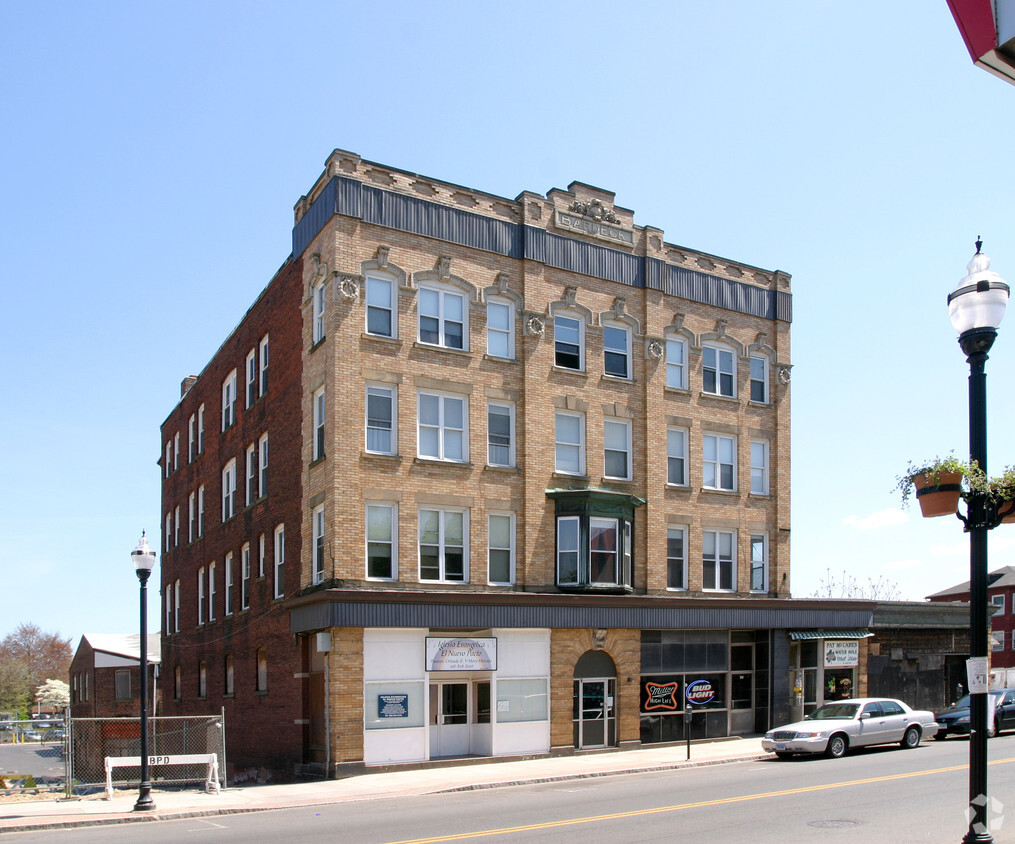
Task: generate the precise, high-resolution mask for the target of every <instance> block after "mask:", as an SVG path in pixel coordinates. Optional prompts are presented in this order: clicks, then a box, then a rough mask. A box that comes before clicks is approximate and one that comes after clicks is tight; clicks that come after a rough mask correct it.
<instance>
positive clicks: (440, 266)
mask: <svg viewBox="0 0 1015 844" xmlns="http://www.w3.org/2000/svg"><path fill="white" fill-rule="evenodd" d="M434 269H435V270H437V276H438V277H439V278H445V279H446V278H450V277H451V259H450V258H449V257H447V256H446V255H441V256H440V257H439V258H438V259H437V265H436V266H435V267H434Z"/></svg>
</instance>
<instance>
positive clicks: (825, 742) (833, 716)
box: [761, 698, 938, 759]
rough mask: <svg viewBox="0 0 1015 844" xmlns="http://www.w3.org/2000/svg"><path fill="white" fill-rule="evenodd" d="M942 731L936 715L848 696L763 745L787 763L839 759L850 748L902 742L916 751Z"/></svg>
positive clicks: (771, 733) (893, 702)
mask: <svg viewBox="0 0 1015 844" xmlns="http://www.w3.org/2000/svg"><path fill="white" fill-rule="evenodd" d="M937 731H938V725H937V722H936V721H935V720H934V713H933V712H928V711H927V710H923V709H910V708H909V707H908V706H907V705H906V704H904V703H903V702H902V701H901V700H894V699H891V698H850V699H847V700H837V701H835V702H834V703H826V704H825V705H824V706H821V707H819V708H818V709H816V710H815V711H814V712H813V713H811V714H810V715H808V716H807V717H806V718H805V719H804V720H803V721H797V722H796V723H795V724H787V725H786V726H784V727H776V728H775V729H774V730H769V731H768V732H767V733H765V737H764V738H763V739H762V740H761V747H762V749H763V750H767V751H768V752H769V753H774V754H775V755H776V756H778V757H779V758H780V759H786V758H788V757H790V756H793V755H794V754H796V753H824V754H825V755H826V756H830V757H832V758H838V757H840V756H845V755H846V751H847V750H849V748H851V747H865V746H868V745H873V744H899V745H901V746H902V747H905V748H912V747H916V746H917V745H918V744H919V743H920V740H921V739H922V738H923V737H924V736H928V737H929V736H933V735H936V734H937Z"/></svg>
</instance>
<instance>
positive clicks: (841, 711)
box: [810, 703, 860, 721]
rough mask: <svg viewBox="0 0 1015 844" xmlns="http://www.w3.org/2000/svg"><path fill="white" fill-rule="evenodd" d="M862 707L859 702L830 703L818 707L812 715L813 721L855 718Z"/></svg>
mask: <svg viewBox="0 0 1015 844" xmlns="http://www.w3.org/2000/svg"><path fill="white" fill-rule="evenodd" d="M859 708H860V704H858V703H828V704H825V705H824V706H822V707H821V708H820V709H816V710H815V711H814V714H813V715H811V717H810V720H812V721H828V720H830V719H832V718H855V717H856V711H857V710H858V709H859Z"/></svg>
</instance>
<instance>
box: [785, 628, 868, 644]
mask: <svg viewBox="0 0 1015 844" xmlns="http://www.w3.org/2000/svg"><path fill="white" fill-rule="evenodd" d="M873 635H874V634H873V633H871V632H870V631H869V630H790V631H789V638H790V639H791V640H792V641H794V642H798V641H800V640H801V639H866V638H868V637H869V636H873Z"/></svg>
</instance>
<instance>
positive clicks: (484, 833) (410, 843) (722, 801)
mask: <svg viewBox="0 0 1015 844" xmlns="http://www.w3.org/2000/svg"><path fill="white" fill-rule="evenodd" d="M1011 762H1015V756H1013V757H1010V758H1008V759H995V760H994V761H992V762H989V763H988V764H989V765H1004V764H1008V763H1011ZM968 768H969V766H968V765H952V766H950V767H947V768H932V769H930V770H926V771H913V772H911V773H906V774H890V775H888V776H883V777H868V778H867V779H862V780H848V781H846V782H832V783H826V784H824V785H807V786H803V787H802V788H787V789H783V790H782V791H766V792H762V793H760V794H745V795H743V796H742V797H722V798H718V799H716V800H701V801H699V802H697V803H680V804H677V805H675V806H658V807H656V808H654V809H636V810H634V811H630V812H613V813H611V814H609V815H592V816H591V817H587V818H570V819H568V820H562V821H546V822H544V823H533V824H525V825H523V826H509V827H504V828H502V829H484V830H479V831H477V832H461V833H456V834H452V835H435V836H433V837H432V838H407V839H405V840H404V841H391V842H389V844H436V842H440V841H464V840H465V839H467V838H485V837H488V836H493V835H510V834H511V833H513V832H532V831H534V830H539V829H554V828H556V827H562V826H574V825H577V824H582V823H597V822H599V821H612V820H618V819H620V818H634V817H639V816H642V815H658V814H661V813H663V812H682V811H685V810H687V809H702V808H705V807H708V806H723V805H727V804H729V803H744V802H746V801H748V800H764V799H766V798H769V797H788V796H790V795H793V794H806V793H808V792H814V791H827V790H829V789H832V788H846V787H848V786H853V785H870V784H871V783H876V782H890V781H891V780H904V779H910V778H911V777H925V776H928V775H930V774H945V773H950V772H952V771H965V770H967V769H968Z"/></svg>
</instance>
